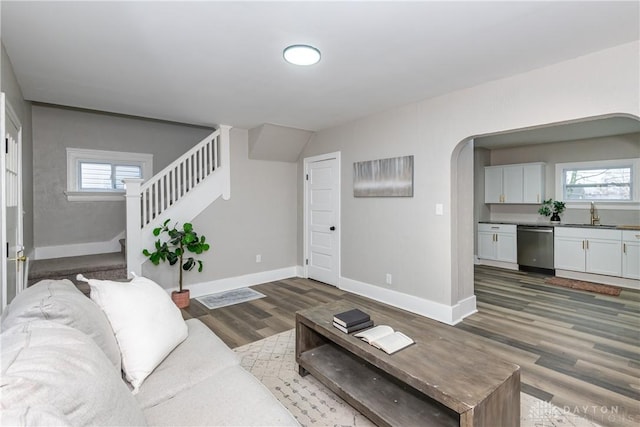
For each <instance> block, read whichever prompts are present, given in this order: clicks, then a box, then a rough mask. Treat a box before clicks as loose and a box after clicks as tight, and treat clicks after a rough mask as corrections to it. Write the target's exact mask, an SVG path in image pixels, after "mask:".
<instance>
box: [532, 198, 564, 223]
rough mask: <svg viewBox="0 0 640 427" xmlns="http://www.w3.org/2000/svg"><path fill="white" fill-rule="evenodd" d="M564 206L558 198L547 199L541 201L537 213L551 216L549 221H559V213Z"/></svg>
mask: <svg viewBox="0 0 640 427" xmlns="http://www.w3.org/2000/svg"><path fill="white" fill-rule="evenodd" d="M565 208H566V206H565V203H564V202H561V201H559V200H555V201H554V200H553V199H548V200H544V201H543V202H542V206H540V209H538V213H539V214H540V215H544V216H551V219H550V221H551V222H560V214H561V213H562V212H564V210H565Z"/></svg>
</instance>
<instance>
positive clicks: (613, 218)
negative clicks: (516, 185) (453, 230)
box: [479, 204, 640, 225]
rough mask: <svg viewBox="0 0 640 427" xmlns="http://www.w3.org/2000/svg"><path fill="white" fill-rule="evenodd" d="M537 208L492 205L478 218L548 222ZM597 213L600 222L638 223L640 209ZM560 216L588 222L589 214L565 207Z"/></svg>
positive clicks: (639, 223)
mask: <svg viewBox="0 0 640 427" xmlns="http://www.w3.org/2000/svg"><path fill="white" fill-rule="evenodd" d="M538 208H539V206H537V205H492V206H491V208H490V210H489V212H490V213H489V215H490V217H489V218H479V220H480V221H487V220H490V221H514V222H538V223H543V224H544V223H548V222H549V217H545V216H542V215H540V214H538ZM596 208H597V204H596ZM597 213H598V216H600V223H601V224H610V225H640V209H634V210H614V209H611V210H610V209H598V211H597ZM561 217H562V222H563V223H565V224H589V221H590V218H591V215H590V212H589V209H588V208H587V209H567V210H566V211H564V213H563V214H562V216H561Z"/></svg>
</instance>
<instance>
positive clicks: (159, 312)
mask: <svg viewBox="0 0 640 427" xmlns="http://www.w3.org/2000/svg"><path fill="white" fill-rule="evenodd" d="M88 282H89V286H90V287H91V299H92V300H93V301H95V302H96V304H98V305H99V306H100V307H101V308H102V310H103V311H104V312H105V314H106V315H107V318H108V319H109V322H110V323H111V327H112V328H113V331H114V332H115V335H116V340H117V341H118V346H119V347H120V353H121V354H122V369H123V371H124V373H125V377H126V378H127V381H129V382H130V383H131V385H132V386H133V393H134V394H135V393H137V392H138V389H139V388H140V386H141V385H142V382H143V381H144V380H145V378H147V377H148V376H149V374H151V372H152V371H153V370H154V369H155V368H156V366H158V365H159V364H160V362H162V360H163V359H164V358H165V357H167V355H169V353H171V351H172V350H173V349H174V348H175V347H176V346H177V345H178V344H180V343H181V342H182V341H184V340H185V338H187V325H186V324H185V322H184V320H183V319H182V314H181V312H180V310H179V309H178V307H176V305H175V304H174V303H173V301H171V298H170V297H169V295H168V294H167V292H166V291H165V290H164V289H162V288H161V287H160V286H159V285H158V284H156V283H155V282H153V281H151V280H149V279H147V278H145V277H136V278H134V279H133V280H131V281H130V282H113V281H110V280H96V279H89V280H88Z"/></svg>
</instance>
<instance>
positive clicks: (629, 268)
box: [622, 230, 640, 279]
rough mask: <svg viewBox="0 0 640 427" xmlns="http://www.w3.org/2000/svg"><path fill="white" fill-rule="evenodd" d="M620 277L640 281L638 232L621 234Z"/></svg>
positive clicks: (639, 233)
mask: <svg viewBox="0 0 640 427" xmlns="http://www.w3.org/2000/svg"><path fill="white" fill-rule="evenodd" d="M622 277H626V278H627V279H640V231H633V230H624V231H623V232H622Z"/></svg>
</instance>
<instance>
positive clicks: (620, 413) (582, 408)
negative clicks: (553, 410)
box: [183, 266, 640, 427]
mask: <svg viewBox="0 0 640 427" xmlns="http://www.w3.org/2000/svg"><path fill="white" fill-rule="evenodd" d="M545 277H546V276H543V275H539V274H535V273H525V272H518V271H509V270H503V269H498V268H491V267H482V266H476V269H475V294H476V298H477V307H478V313H475V314H473V315H471V316H469V317H467V318H466V319H464V321H463V322H461V323H459V324H458V325H456V326H455V327H452V330H453V328H455V330H456V333H455V334H453V337H447V338H451V339H455V340H457V341H458V342H460V351H462V352H464V348H465V346H469V347H474V348H477V349H480V350H481V351H484V352H486V353H488V354H491V355H494V356H495V357H496V358H501V359H504V360H507V361H510V362H513V363H516V364H518V365H520V367H521V381H522V391H523V392H524V393H527V394H530V395H532V396H535V397H537V398H539V399H541V400H543V401H546V402H550V403H552V404H554V405H556V406H558V407H560V408H561V410H562V411H563V412H564V413H565V414H573V415H578V416H581V417H584V418H588V419H592V420H594V421H596V422H597V423H599V424H602V425H605V426H612V427H613V426H637V425H640V291H633V290H626V289H625V290H623V291H622V293H621V295H620V296H618V297H612V296H607V295H599V294H595V293H590V292H585V291H576V290H573V289H567V288H561V287H556V286H551V285H547V284H545V283H544V279H545ZM252 288H253V289H255V290H257V291H259V292H261V293H263V294H265V295H266V298H262V299H258V300H253V301H250V302H246V303H242V304H237V305H234V306H230V307H224V308H219V309H215V310H208V309H207V308H206V307H204V306H203V305H202V304H200V303H199V302H197V301H196V300H192V301H191V305H190V307H189V308H188V309H187V310H185V311H183V315H184V317H185V318H189V317H196V318H198V319H200V320H201V321H203V322H204V323H205V324H206V325H207V326H208V327H209V328H210V329H212V330H213V331H214V332H215V333H216V334H217V335H218V336H219V337H220V338H222V339H223V340H224V341H225V342H226V343H227V344H228V345H229V346H230V347H232V348H234V347H237V346H241V345H244V344H247V343H250V342H253V341H257V340H260V339H262V338H266V337H268V336H271V335H274V334H277V333H279V332H283V331H286V330H288V329H291V328H293V327H295V319H294V317H295V312H296V311H297V310H302V309H305V308H309V307H313V306H316V305H319V304H324V303H327V302H330V301H335V300H347V301H353V302H354V304H358V305H360V306H363V307H366V306H367V305H368V304H376V303H375V302H372V301H371V300H369V299H367V298H364V297H360V296H357V295H354V294H350V293H348V292H344V291H341V290H339V289H337V288H335V287H332V286H328V285H325V284H322V283H319V282H316V281H313V280H308V279H301V278H291V279H285V280H280V281H276V282H271V283H266V284H262V285H258V286H252ZM388 310H389V313H390V314H393V315H396V316H402V318H403V320H405V321H407V320H409V321H411V322H417V323H418V324H420V325H423V326H424V327H429V325H430V324H431V322H434V321H433V320H430V319H426V318H424V317H422V316H418V315H415V314H412V313H408V312H406V311H402V310H398V309H395V308H393V307H388ZM462 331H465V332H466V333H459V332H462Z"/></svg>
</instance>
